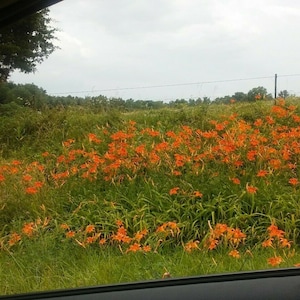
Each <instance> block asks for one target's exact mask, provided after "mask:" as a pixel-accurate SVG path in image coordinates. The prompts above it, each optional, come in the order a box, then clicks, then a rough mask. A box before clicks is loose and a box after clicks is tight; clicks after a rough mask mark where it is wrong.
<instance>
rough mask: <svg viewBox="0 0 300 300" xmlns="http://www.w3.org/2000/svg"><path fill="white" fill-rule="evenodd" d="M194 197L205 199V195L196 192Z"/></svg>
mask: <svg viewBox="0 0 300 300" xmlns="http://www.w3.org/2000/svg"><path fill="white" fill-rule="evenodd" d="M194 197H199V198H202V197H203V194H202V193H201V192H199V191H195V192H194Z"/></svg>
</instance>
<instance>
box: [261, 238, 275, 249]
mask: <svg viewBox="0 0 300 300" xmlns="http://www.w3.org/2000/svg"><path fill="white" fill-rule="evenodd" d="M272 245H273V239H272V238H270V239H267V240H265V241H264V242H262V246H263V247H264V248H267V247H272Z"/></svg>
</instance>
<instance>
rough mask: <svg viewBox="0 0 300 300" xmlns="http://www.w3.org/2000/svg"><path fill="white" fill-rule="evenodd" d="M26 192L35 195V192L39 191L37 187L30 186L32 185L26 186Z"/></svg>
mask: <svg viewBox="0 0 300 300" xmlns="http://www.w3.org/2000/svg"><path fill="white" fill-rule="evenodd" d="M25 192H26V194H29V195H33V194H36V193H37V192H38V191H37V189H36V188H35V187H33V186H30V187H28V188H26V190H25Z"/></svg>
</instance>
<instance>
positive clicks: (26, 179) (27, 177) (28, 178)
mask: <svg viewBox="0 0 300 300" xmlns="http://www.w3.org/2000/svg"><path fill="white" fill-rule="evenodd" d="M23 180H24V181H31V180H32V176H31V175H29V174H26V175H24V176H23Z"/></svg>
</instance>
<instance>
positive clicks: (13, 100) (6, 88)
mask: <svg viewBox="0 0 300 300" xmlns="http://www.w3.org/2000/svg"><path fill="white" fill-rule="evenodd" d="M279 96H281V97H284V98H285V97H288V96H289V93H288V92H287V91H286V90H284V91H281V92H280V93H279ZM271 99H272V95H271V94H268V92H267V89H266V88H264V87H261V86H259V87H255V88H252V89H251V90H249V92H248V93H243V92H236V93H234V94H233V95H228V96H224V97H218V98H216V99H210V98H208V97H203V98H200V97H199V98H197V99H188V100H187V99H176V100H173V101H169V102H164V101H155V100H139V99H137V100H134V99H131V98H130V99H122V98H120V97H119V98H116V97H106V96H104V95H99V96H94V97H78V96H71V95H68V96H52V95H48V94H47V92H46V90H44V89H43V88H40V87H38V86H36V85H34V84H16V83H13V82H2V83H1V84H0V111H1V110H5V107H6V108H7V107H11V106H12V105H13V106H19V107H30V108H33V109H36V110H43V109H45V108H54V107H69V106H83V107H90V108H93V109H94V110H99V111H106V110H112V109H116V110H120V111H133V110H139V109H140V110H145V109H160V108H163V107H170V108H176V107H177V108H178V107H183V106H197V105H203V104H204V105H209V104H211V103H215V104H230V103H233V102H253V101H259V100H264V101H267V100H271Z"/></svg>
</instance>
